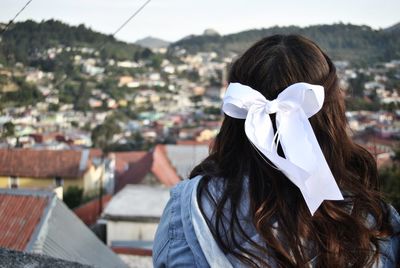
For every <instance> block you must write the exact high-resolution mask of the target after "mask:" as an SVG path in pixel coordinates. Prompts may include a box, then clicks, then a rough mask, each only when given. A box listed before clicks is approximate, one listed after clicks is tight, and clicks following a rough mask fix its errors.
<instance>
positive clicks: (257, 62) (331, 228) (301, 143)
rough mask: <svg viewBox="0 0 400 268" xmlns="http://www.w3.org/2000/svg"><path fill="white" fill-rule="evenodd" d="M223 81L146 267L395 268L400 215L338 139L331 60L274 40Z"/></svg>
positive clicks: (297, 39)
mask: <svg viewBox="0 0 400 268" xmlns="http://www.w3.org/2000/svg"><path fill="white" fill-rule="evenodd" d="M229 82H230V85H229V87H228V90H227V93H226V96H225V98H224V103H223V111H224V112H225V118H224V121H223V123H222V127H221V129H220V132H219V134H218V135H217V137H216V139H215V142H214V144H213V146H212V148H211V152H210V155H209V156H208V157H207V158H206V159H205V160H204V161H203V162H202V163H200V164H199V165H198V166H197V167H195V168H194V170H193V171H192V173H191V175H190V177H191V178H192V179H191V180H185V181H183V182H181V183H180V184H178V185H177V186H176V187H175V188H174V189H173V190H172V191H171V199H170V201H169V203H168V204H167V206H166V208H165V211H164V214H163V216H162V218H161V222H160V225H159V227H158V230H157V233H156V237H155V240H154V247H153V262H154V265H155V267H165V266H167V267H210V266H211V267H335V268H336V267H396V264H397V263H398V262H399V250H400V249H399V243H400V237H399V232H400V217H399V215H398V214H397V212H396V211H395V210H394V208H392V207H391V206H389V205H387V204H386V203H385V202H384V201H383V199H382V196H381V194H380V193H379V189H378V178H377V168H376V163H375V161H374V159H373V157H372V156H371V154H370V153H368V152H367V151H366V150H365V149H363V148H362V147H360V146H359V145H357V144H355V143H354V142H353V141H352V140H351V138H350V137H349V136H348V134H347V133H348V126H347V122H346V118H345V107H344V97H343V93H342V91H341V90H340V88H339V83H338V78H337V75H336V70H335V67H334V65H333V64H332V62H331V60H330V59H329V57H328V56H327V55H326V54H324V52H322V51H321V49H320V48H319V47H318V46H317V45H316V44H314V43H313V42H311V41H310V40H308V39H306V38H304V37H301V36H295V35H288V36H282V35H275V36H271V37H267V38H264V39H262V40H261V41H259V42H257V43H256V44H254V45H253V46H252V47H251V48H250V49H248V50H247V51H246V52H245V53H244V54H243V55H242V56H241V57H240V58H238V59H237V60H236V61H235V62H234V63H233V65H232V67H231V70H230V73H229ZM308 118H309V120H308Z"/></svg>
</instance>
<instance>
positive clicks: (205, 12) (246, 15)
mask: <svg viewBox="0 0 400 268" xmlns="http://www.w3.org/2000/svg"><path fill="white" fill-rule="evenodd" d="M27 1H28V0H0V6H1V9H0V22H3V23H6V22H8V21H9V20H10V19H11V18H13V17H14V15H15V14H16V13H17V12H18V11H19V10H20V9H21V8H22V7H23V6H24V5H25V3H26V2H27ZM145 2H146V0H112V1H111V0H32V2H31V3H30V5H29V6H28V7H27V8H26V9H25V10H24V11H23V12H22V13H21V14H20V15H19V17H18V18H17V21H24V20H27V19H33V20H35V21H41V20H47V19H52V18H53V19H57V20H60V21H63V22H66V23H68V24H71V25H78V24H85V25H86V26H88V27H90V28H92V29H93V30H96V31H99V32H102V33H107V34H111V33H113V32H115V30H116V29H118V27H119V26H120V25H121V24H122V23H123V22H124V21H125V20H126V19H128V18H129V17H130V16H131V15H132V14H133V13H134V12H135V11H136V10H137V9H138V8H139V7H140V6H141V5H142V4H143V3H145ZM399 10H400V1H399V0H383V1H380V0H325V1H321V0H302V1H299V0H297V1H296V0H279V1H276V0H274V1H271V0H197V1H195V0H151V2H150V3H149V4H148V5H147V6H146V7H145V8H144V9H143V10H142V11H141V12H140V13H139V14H138V15H137V16H136V17H135V18H133V19H132V20H131V21H130V23H129V24H128V25H127V26H126V27H124V28H123V29H122V30H121V31H120V32H119V33H118V34H117V35H116V38H117V39H120V40H124V41H127V42H134V41H136V40H138V39H141V38H144V37H147V36H153V37H158V38H162V39H164V40H167V41H177V40H179V39H181V38H183V37H185V36H187V35H190V34H202V33H203V32H204V30H205V29H208V28H212V29H214V30H216V31H217V32H219V33H220V34H228V33H236V32H240V31H243V30H248V29H254V28H268V27H271V26H275V25H278V26H288V25H297V26H302V27H304V26H309V25H316V24H332V23H339V22H342V23H352V24H358V25H361V24H363V25H369V26H371V27H372V28H374V29H380V28H386V27H389V26H392V25H394V24H396V23H398V22H400V16H399Z"/></svg>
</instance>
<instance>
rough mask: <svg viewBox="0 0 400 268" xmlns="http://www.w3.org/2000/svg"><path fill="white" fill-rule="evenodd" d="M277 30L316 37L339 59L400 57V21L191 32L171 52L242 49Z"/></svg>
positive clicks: (370, 60)
mask: <svg viewBox="0 0 400 268" xmlns="http://www.w3.org/2000/svg"><path fill="white" fill-rule="evenodd" d="M273 34H300V35H304V36H306V37H309V38H311V39H312V40H314V41H315V42H316V43H317V44H318V45H319V46H320V47H321V48H322V49H324V50H325V51H327V53H328V54H329V55H330V56H331V57H332V58H333V59H335V60H348V61H350V62H354V63H359V64H366V63H373V62H377V61H382V60H390V59H399V58H400V35H399V34H398V25H395V26H393V27H391V28H390V30H384V29H383V30H374V29H372V28H370V27H368V26H358V25H352V24H342V23H340V24H334V25H315V26H309V27H305V28H301V27H297V26H288V27H272V28H266V29H253V30H248V31H243V32H239V33H235V34H229V35H223V36H220V35H211V36H210V35H198V36H189V37H186V38H184V39H182V40H179V41H178V42H175V43H173V44H171V46H170V52H172V51H174V49H177V48H184V49H186V50H187V51H188V52H189V53H193V52H197V51H217V52H219V53H221V54H223V55H227V54H229V53H242V52H243V51H244V50H245V49H246V48H248V47H249V46H250V45H251V44H252V43H254V42H255V41H257V40H259V39H261V38H263V37H266V36H269V35H273Z"/></svg>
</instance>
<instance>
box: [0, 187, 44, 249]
mask: <svg viewBox="0 0 400 268" xmlns="http://www.w3.org/2000/svg"><path fill="white" fill-rule="evenodd" d="M48 201H49V197H47V196H32V195H30V196H28V195H26V196H24V195H12V194H4V193H2V194H0V219H1V224H0V247H4V248H9V249H15V250H20V251H22V250H24V249H25V248H26V246H27V244H28V243H29V240H30V238H31V236H32V234H33V232H34V230H35V228H36V226H37V225H38V224H39V222H40V219H41V217H42V215H43V214H44V210H45V208H46V206H47V204H48Z"/></svg>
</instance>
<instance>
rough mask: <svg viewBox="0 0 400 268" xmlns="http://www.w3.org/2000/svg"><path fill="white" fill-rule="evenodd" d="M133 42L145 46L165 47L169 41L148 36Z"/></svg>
mask: <svg viewBox="0 0 400 268" xmlns="http://www.w3.org/2000/svg"><path fill="white" fill-rule="evenodd" d="M135 44H137V45H139V46H142V47H147V48H166V47H168V45H169V44H170V43H169V42H168V41H165V40H162V39H159V38H156V37H152V36H148V37H145V38H143V39H140V40H137V41H136V42H135Z"/></svg>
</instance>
